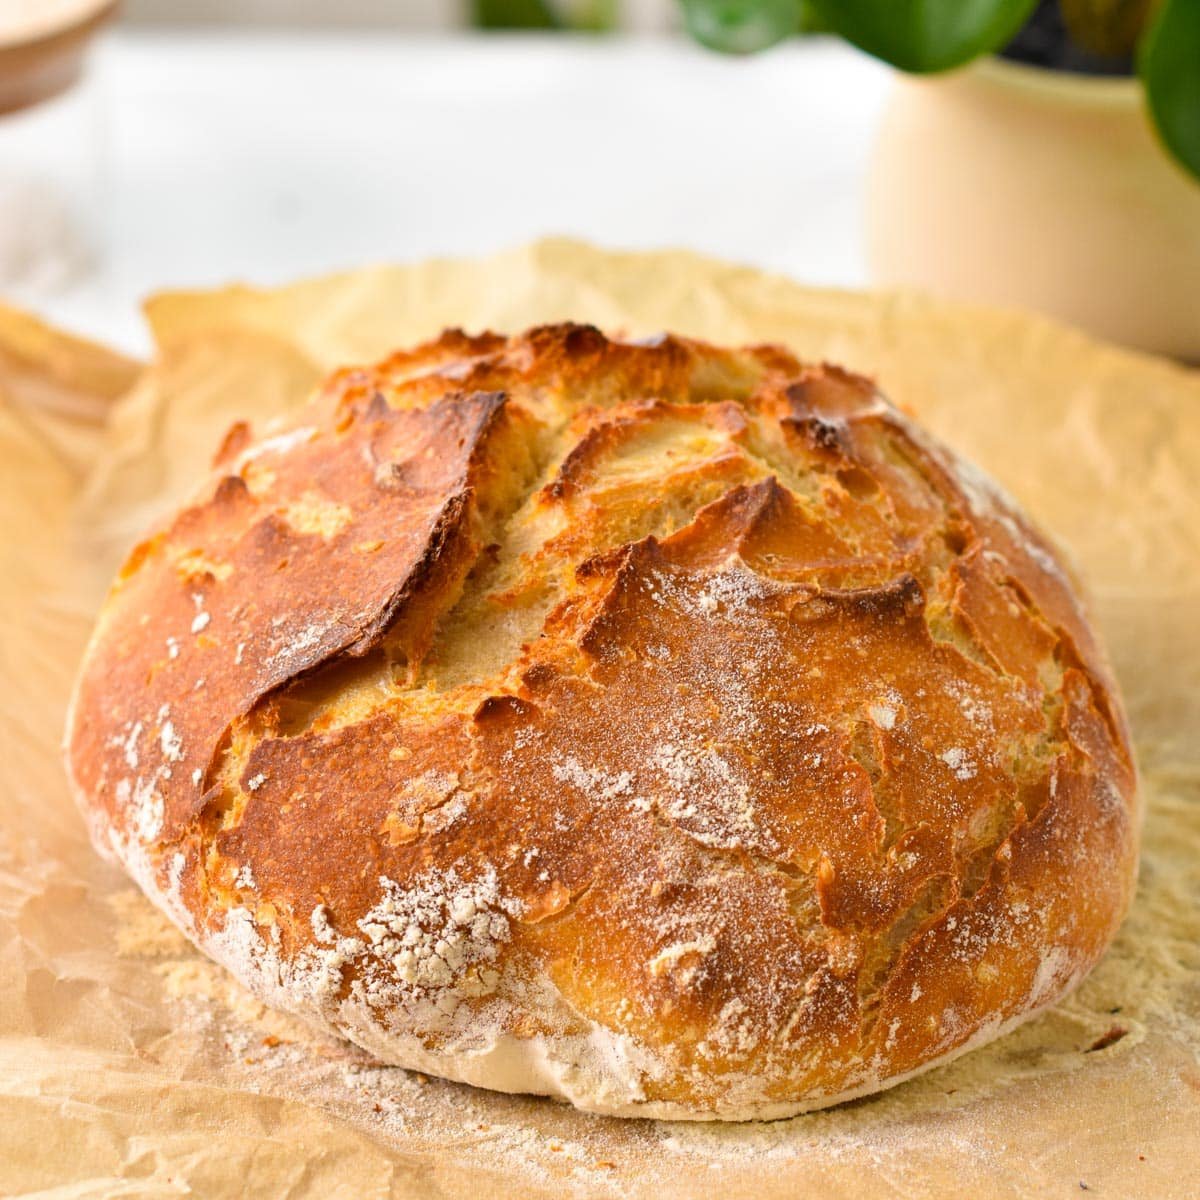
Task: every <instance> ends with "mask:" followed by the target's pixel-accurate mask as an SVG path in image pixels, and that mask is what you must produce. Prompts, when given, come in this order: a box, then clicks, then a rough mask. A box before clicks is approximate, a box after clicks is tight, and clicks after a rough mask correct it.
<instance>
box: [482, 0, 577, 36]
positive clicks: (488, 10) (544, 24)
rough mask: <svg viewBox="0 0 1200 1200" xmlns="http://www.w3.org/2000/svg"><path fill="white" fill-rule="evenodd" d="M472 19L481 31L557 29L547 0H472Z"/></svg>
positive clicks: (557, 24) (555, 20) (556, 21)
mask: <svg viewBox="0 0 1200 1200" xmlns="http://www.w3.org/2000/svg"><path fill="white" fill-rule="evenodd" d="M471 18H472V20H473V21H474V23H475V24H476V25H478V26H479V27H480V28H481V29H557V28H558V27H559V21H558V19H557V18H556V17H555V15H554V12H553V10H552V9H551V8H550V7H549V5H547V4H546V3H545V0H471Z"/></svg>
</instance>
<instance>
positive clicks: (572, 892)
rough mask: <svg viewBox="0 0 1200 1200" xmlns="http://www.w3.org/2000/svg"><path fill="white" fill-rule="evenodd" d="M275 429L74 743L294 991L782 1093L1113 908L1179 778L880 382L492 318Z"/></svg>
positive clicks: (82, 779) (884, 1081)
mask: <svg viewBox="0 0 1200 1200" xmlns="http://www.w3.org/2000/svg"><path fill="white" fill-rule="evenodd" d="M963 403H964V404H969V403H970V397H969V396H964V397H963ZM268 432H269V436H266V437H265V438H264V439H262V440H254V439H253V438H252V437H251V434H250V431H249V430H248V429H247V428H245V427H244V426H237V427H235V428H234V429H233V430H232V431H231V432H230V434H229V435H228V437H227V438H226V441H225V444H224V446H223V447H222V449H221V451H220V454H219V456H218V460H217V463H216V467H215V472H214V474H213V476H212V479H211V481H210V483H209V484H208V485H207V486H206V487H205V488H204V489H203V491H202V492H201V494H200V495H199V496H198V497H197V498H196V499H195V500H194V502H193V503H191V504H189V505H188V506H187V507H185V508H184V509H183V510H182V511H180V512H179V513H178V514H177V515H175V516H174V517H172V518H171V519H170V520H169V521H168V522H166V523H165V524H164V525H163V526H162V527H161V528H160V529H158V530H157V531H156V532H154V533H152V534H151V536H150V537H149V538H148V539H147V540H146V541H144V542H143V543H142V544H141V545H139V546H138V547H137V548H136V549H135V550H134V551H133V553H132V554H131V555H130V557H129V559H128V561H127V562H126V564H125V565H124V567H123V569H122V570H121V572H120V575H119V577H118V579H117V581H116V583H115V584H114V586H113V589H112V592H111V594H110V595H109V597H108V600H107V602H106V603H105V606H104V609H103V611H102V613H101V615H100V618H99V622H98V625H97V628H96V632H95V634H94V637H93V639H92V642H91V644H90V647H89V649H88V651H87V655H86V659H85V661H84V664H83V667H82V670H81V674H80V678H79V682H78V685H77V689H76V694H75V698H74V703H73V705H72V714H71V717H70V720H69V727H68V731H67V760H68V768H69V773H70V776H71V779H72V782H73V785H74V788H75V791H76V794H77V796H78V800H79V803H80V805H81V807H82V810H83V812H84V813H85V815H86V817H87V819H88V821H89V824H90V827H91V830H92V834H93V836H94V839H95V841H96V843H97V845H98V846H99V847H101V848H102V849H104V850H106V851H108V852H111V853H112V854H113V855H115V856H116V857H117V858H118V859H120V860H121V861H122V862H123V863H124V864H125V866H126V867H127V868H128V869H129V871H130V872H131V873H132V874H133V875H134V877H135V878H136V879H137V881H138V882H139V884H140V885H141V887H142V888H143V889H144V890H145V891H146V893H147V894H148V895H149V896H150V897H151V898H152V899H154V900H155V901H156V902H157V903H159V904H160V905H162V906H163V908H164V909H165V910H166V911H167V912H168V913H169V914H170V915H171V916H172V918H173V919H174V920H175V921H176V922H177V923H178V924H179V925H180V926H181V928H183V929H184V930H185V932H186V933H187V934H188V935H189V936H190V937H191V938H192V939H193V940H194V941H195V943H196V944H197V945H198V946H199V947H201V948H202V949H203V950H204V951H206V952H207V953H208V954H210V955H212V956H213V957H214V958H216V959H217V960H218V961H220V962H221V963H223V964H224V965H225V966H226V967H228V969H229V970H230V971H232V972H233V973H234V974H235V975H236V976H237V977H238V978H239V979H241V980H242V981H244V982H245V983H246V984H248V985H249V986H250V987H252V988H254V989H255V990H256V991H257V992H258V993H259V994H261V995H262V996H263V997H264V998H265V999H266V1000H267V1001H269V1002H270V1003H272V1004H275V1005H278V1006H280V1007H282V1008H286V1009H289V1010H292V1011H294V1012H296V1013H299V1014H302V1015H303V1016H305V1017H307V1018H309V1019H310V1020H312V1021H313V1022H314V1023H316V1024H317V1025H318V1026H320V1027H323V1028H325V1029H327V1030H331V1031H334V1032H336V1033H337V1034H340V1035H342V1036H344V1037H346V1038H349V1039H351V1040H352V1041H354V1042H356V1043H358V1044H359V1045H360V1046H363V1047H365V1048H366V1049H367V1050H369V1051H370V1052H372V1053H373V1054H375V1055H377V1056H378V1057H379V1058H380V1059H381V1060H384V1061H386V1062H389V1063H395V1064H399V1065H402V1066H406V1067H412V1068H417V1069H420V1070H423V1071H428V1072H432V1073H435V1074H437V1075H441V1076H445V1077H447V1078H451V1079H457V1080H463V1081H466V1082H469V1083H473V1084H477V1085H481V1086H484V1087H490V1088H496V1089H500V1090H504V1091H520V1092H534V1093H542V1094H546V1095H550V1096H556V1097H560V1098H563V1099H566V1100H568V1101H570V1102H571V1103H573V1104H575V1105H577V1106H578V1107H580V1108H583V1109H588V1110H591V1111H595V1112H604V1113H616V1114H627V1115H638V1116H654V1117H671V1118H688V1119H744V1118H756V1117H757V1118H769V1117H780V1116H784V1115H787V1114H791V1113H796V1112H799V1111H803V1110H805V1109H808V1108H814V1107H819V1106H822V1105H826V1104H831V1103H834V1102H836V1101H839V1100H842V1099H846V1098H849V1097H853V1096H859V1095H863V1094H865V1093H868V1092H871V1091H874V1090H877V1089H880V1088H883V1087H886V1086H889V1085H891V1084H894V1083H897V1082H899V1081H901V1080H903V1079H905V1078H906V1077H908V1076H910V1075H912V1074H914V1073H915V1072H918V1071H921V1070H924V1069H925V1068H927V1067H930V1066H932V1065H934V1064H936V1063H938V1062H942V1061H945V1060H946V1059H948V1058H951V1057H953V1056H954V1055H956V1054H958V1053H960V1052H962V1051H964V1050H966V1049H968V1048H970V1047H972V1046H976V1045H979V1044H980V1043H982V1042H984V1041H986V1040H988V1039H990V1038H992V1037H995V1036H997V1035H998V1034H1000V1033H1001V1032H1003V1031H1004V1030H1005V1029H1007V1028H1009V1027H1011V1026H1012V1025H1014V1024H1015V1023H1017V1022H1019V1021H1021V1020H1023V1019H1025V1018H1027V1017H1028V1016H1030V1015H1031V1014H1032V1013H1034V1012H1036V1011H1037V1010H1038V1009H1040V1008H1042V1007H1044V1006H1045V1005H1047V1004H1049V1003H1051V1002H1052V1001H1054V1000H1055V999H1057V998H1058V997H1059V996H1061V995H1062V994H1063V993H1064V992H1065V991H1066V990H1068V989H1069V988H1070V987H1072V986H1073V985H1074V984H1075V983H1077V982H1078V981H1079V979H1080V978H1081V977H1082V976H1083V975H1084V974H1085V973H1086V972H1087V971H1088V969H1089V968H1090V967H1091V966H1092V964H1093V963H1095V961H1096V960H1097V958H1098V957H1099V956H1100V954H1101V953H1102V952H1103V950H1104V948H1105V946H1106V945H1107V943H1108V942H1109V940H1110V939H1111V937H1112V935H1113V932H1114V930H1115V928H1116V926H1117V924H1118V923H1119V921H1120V919H1121V916H1122V914H1123V912H1124V910H1125V908H1126V905H1127V903H1128V901H1129V899H1130V896H1131V892H1132V888H1133V882H1134V876H1135V871H1136V853H1137V829H1138V816H1139V814H1138V802H1137V791H1136V775H1135V769H1134V765H1133V760H1132V754H1131V750H1130V744H1129V737H1128V733H1127V729H1126V724H1125V719H1124V717H1123V714H1122V710H1121V703H1120V699H1119V696H1118V694H1117V691H1116V688H1115V685H1114V683H1113V679H1112V676H1111V673H1110V669H1109V666H1108V664H1107V662H1106V659H1105V655H1104V651H1103V649H1102V647H1101V646H1100V644H1099V643H1098V641H1097V638H1096V635H1095V633H1094V632H1093V630H1092V628H1091V626H1090V624H1089V620H1088V617H1087V614H1086V612H1085V610H1084V608H1083V606H1082V605H1081V602H1080V599H1079V596H1078V591H1077V588H1076V586H1075V584H1074V583H1073V581H1072V579H1071V576H1070V574H1069V571H1068V569H1067V568H1066V566H1065V565H1064V563H1063V561H1062V559H1061V558H1060V556H1059V555H1058V554H1057V553H1056V551H1055V549H1054V548H1053V547H1052V546H1051V545H1050V544H1049V543H1048V541H1047V540H1046V539H1045V537H1043V536H1042V535H1041V534H1040V533H1039V532H1038V531H1037V530H1036V529H1035V528H1033V527H1032V525H1031V524H1030V523H1029V521H1028V520H1027V519H1026V518H1025V517H1024V516H1023V515H1022V514H1021V513H1020V512H1019V511H1018V509H1017V507H1016V506H1015V504H1014V503H1013V502H1012V501H1010V500H1009V499H1007V498H1006V497H1005V496H1004V495H1003V494H1001V492H1000V491H999V490H998V489H997V487H996V486H995V485H994V484H992V483H991V482H989V481H988V480H987V479H986V478H984V477H983V476H982V475H980V474H979V473H978V472H977V471H976V470H974V469H973V468H971V467H970V466H968V465H967V464H966V463H964V462H962V461H961V460H959V459H957V458H956V457H955V456H954V455H953V454H952V453H951V452H950V451H949V450H947V449H946V448H945V447H944V446H941V445H939V444H938V443H937V442H935V441H934V440H933V439H932V437H930V436H929V435H928V434H926V433H925V432H923V431H922V430H921V429H920V427H919V426H918V425H917V424H916V423H915V422H914V421H912V420H911V419H909V418H908V417H906V416H905V415H903V414H902V413H901V412H900V411H898V410H897V409H896V408H895V407H894V406H893V405H892V404H890V403H889V402H888V401H887V400H886V399H885V398H884V396H883V395H882V394H881V393H880V392H879V391H878V390H877V388H876V387H875V385H874V384H873V383H872V382H870V381H869V380H867V379H864V378H861V377H859V376H857V375H853V374H850V373H848V372H846V371H844V370H841V369H839V368H836V367H831V366H813V365H807V364H803V363H801V362H798V361H797V360H796V359H795V358H793V357H792V355H791V354H789V353H788V352H786V351H784V350H782V349H779V348H775V347H755V348H751V349H746V350H739V351H727V350H721V349H717V348H714V347H712V346H708V345H704V344H701V343H698V342H694V341H689V340H686V339H683V338H678V337H661V338H657V339H654V340H650V341H644V342H622V341H613V340H608V339H606V338H605V337H604V336H602V335H601V334H600V333H599V332H598V331H597V330H595V329H592V328H590V327H585V326H572V325H563V326H553V327H545V328H538V329H533V330H531V331H529V332H527V333H526V334H524V335H523V336H520V337H514V338H511V339H508V338H504V337H500V336H495V335H491V334H486V335H483V336H478V337H469V336H466V335H465V334H462V333H459V332H448V333H446V334H444V335H443V336H442V337H441V338H439V339H438V340H437V341H435V342H432V343H430V344H428V345H425V346H422V347H419V348H418V349H416V350H414V351H412V352H410V353H398V354H396V355H394V356H393V357H391V358H389V359H388V360H386V361H385V362H383V363H381V364H380V365H378V366H376V367H373V368H369V369H364V368H356V369H347V370H343V371H340V372H338V373H336V374H335V375H334V376H333V377H332V378H331V379H330V380H329V381H328V382H327V383H326V384H325V385H324V386H323V387H322V388H321V390H320V391H319V393H318V395H317V396H315V397H314V398H313V399H312V401H311V402H310V403H309V404H308V405H307V407H305V408H303V409H302V410H300V411H299V412H298V415H297V416H296V417H295V418H294V419H292V420H290V421H289V422H288V423H287V424H286V425H285V426H283V427H281V428H277V429H275V430H273V431H268ZM181 452H182V451H181Z"/></svg>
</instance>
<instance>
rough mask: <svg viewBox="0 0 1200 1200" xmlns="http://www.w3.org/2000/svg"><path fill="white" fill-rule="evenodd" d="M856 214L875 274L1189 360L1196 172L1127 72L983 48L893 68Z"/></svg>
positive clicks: (1198, 342)
mask: <svg viewBox="0 0 1200 1200" xmlns="http://www.w3.org/2000/svg"><path fill="white" fill-rule="evenodd" d="M867 211H868V245H869V254H870V260H871V268H872V272H873V274H874V276H875V279H876V281H877V282H879V283H882V284H886V285H889V286H906V287H918V288H922V289H926V290H929V291H931V292H936V293H938V294H940V295H943V296H949V297H953V298H956V299H963V300H977V301H984V302H987V303H993V304H1001V305H1021V306H1024V307H1030V308H1036V309H1041V310H1042V311H1044V312H1048V313H1051V314H1053V315H1055V316H1058V317H1061V318H1063V319H1064V320H1066V321H1069V322H1071V323H1073V324H1076V325H1079V326H1082V327H1083V328H1085V329H1088V330H1091V331H1092V332H1094V333H1097V334H1099V335H1101V336H1102V337H1107V338H1110V339H1112V340H1114V341H1120V342H1125V343H1127V344H1129V345H1132V346H1139V347H1141V348H1143V349H1146V350H1152V351H1157V352H1159V353H1163V354H1170V355H1174V356H1176V357H1180V358H1185V359H1189V360H1193V361H1200V184H1198V183H1196V182H1194V181H1193V180H1192V179H1190V178H1189V177H1188V176H1187V175H1185V174H1184V172H1183V171H1182V170H1181V169H1180V168H1179V167H1177V166H1176V165H1175V164H1174V163H1173V162H1172V161H1170V160H1169V159H1168V158H1167V156H1166V152H1165V151H1164V150H1163V149H1162V148H1161V147H1160V146H1159V144H1158V143H1157V141H1156V140H1155V138H1154V134H1153V132H1152V131H1151V129H1150V127H1149V124H1148V121H1147V118H1146V117H1145V115H1144V113H1143V109H1142V96H1141V91H1140V87H1139V85H1138V84H1137V83H1136V82H1135V81H1134V80H1131V79H1112V78H1099V77H1094V76H1084V75H1068V74H1065V73H1059V72H1054V71H1046V70H1042V69H1039V68H1033V67H1024V66H1018V65H1016V64H1011V63H1007V62H1003V61H999V60H994V59H993V60H987V61H983V62H980V63H977V64H975V65H974V66H973V67H971V68H970V69H968V70H965V71H961V72H958V73H956V74H953V75H950V76H944V77H940V78H936V79H912V78H901V79H899V80H898V81H897V84H896V88H895V92H894V94H893V96H892V99H891V103H890V105H889V108H888V110H887V114H886V116H885V118H884V122H883V126H882V129H881V132H880V137H879V141H878V145H877V147H876V151H875V156H874V162H873V165H872V172H871V183H870V193H869V198H868V209H867Z"/></svg>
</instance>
